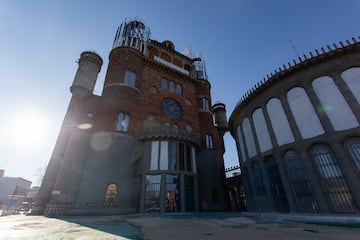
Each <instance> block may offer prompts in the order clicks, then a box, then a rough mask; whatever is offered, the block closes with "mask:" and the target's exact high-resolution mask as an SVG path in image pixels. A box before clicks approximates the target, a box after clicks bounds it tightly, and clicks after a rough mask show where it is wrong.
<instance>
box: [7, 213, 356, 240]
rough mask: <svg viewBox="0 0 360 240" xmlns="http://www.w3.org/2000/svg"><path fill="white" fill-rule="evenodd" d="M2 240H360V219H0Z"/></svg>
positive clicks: (219, 216)
mask: <svg viewBox="0 0 360 240" xmlns="http://www.w3.org/2000/svg"><path fill="white" fill-rule="evenodd" d="M0 239H2V240H5V239H6V240H10V239H11V240H15V239H28V240H35V239H36V240H45V239H46V240H47V239H51V240H54V239H55V240H57V239H59V240H60V239H63V240H68V239H74V240H75V239H76V240H79V239H80V240H82V239H84V240H85V239H86V240H88V239H103V240H110V239H113V240H115V239H144V240H145V239H146V240H161V239H174V240H175V239H185V240H192V239H194V240H195V239H196V240H201V239H212V240H215V239H221V240H223V239H254V240H255V239H276V240H282V239H306V240H311V239H317V240H319V239H320V240H321V239H326V240H332V239H334V240H335V239H336V240H341V239H360V215H301V214H270V213H267V214H265V213H264V214H252V213H183V214H182V213H179V214H165V215H159V214H133V215H122V216H81V217H80V216H79V217H75V216H74V217H58V218H49V217H43V216H25V215H11V216H2V217H0Z"/></svg>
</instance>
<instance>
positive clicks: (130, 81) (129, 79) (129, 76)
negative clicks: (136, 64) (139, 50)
mask: <svg viewBox="0 0 360 240" xmlns="http://www.w3.org/2000/svg"><path fill="white" fill-rule="evenodd" d="M135 80H136V74H135V73H134V72H131V71H126V73H125V79H124V83H125V84H126V85H129V86H131V87H135Z"/></svg>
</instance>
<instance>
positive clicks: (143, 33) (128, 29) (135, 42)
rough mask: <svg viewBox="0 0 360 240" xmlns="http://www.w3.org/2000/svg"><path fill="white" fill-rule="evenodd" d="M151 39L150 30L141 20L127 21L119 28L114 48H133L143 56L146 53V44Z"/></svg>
mask: <svg viewBox="0 0 360 240" xmlns="http://www.w3.org/2000/svg"><path fill="white" fill-rule="evenodd" d="M149 38H150V29H149V28H147V27H146V26H145V24H144V23H143V22H141V21H139V20H132V21H129V22H127V21H126V20H125V21H124V22H123V23H122V24H121V25H120V26H119V27H118V29H117V32H116V35H115V39H114V43H113V48H117V47H125V46H127V47H132V48H135V49H137V50H139V51H140V52H141V53H142V54H144V55H145V53H146V43H147V41H148V40H149Z"/></svg>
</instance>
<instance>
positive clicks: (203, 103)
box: [201, 98, 209, 111]
mask: <svg viewBox="0 0 360 240" xmlns="http://www.w3.org/2000/svg"><path fill="white" fill-rule="evenodd" d="M201 106H202V110H204V111H209V100H208V99H207V98H202V99H201Z"/></svg>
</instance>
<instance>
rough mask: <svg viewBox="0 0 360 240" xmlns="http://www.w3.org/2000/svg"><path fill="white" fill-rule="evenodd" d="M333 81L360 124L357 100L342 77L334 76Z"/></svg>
mask: <svg viewBox="0 0 360 240" xmlns="http://www.w3.org/2000/svg"><path fill="white" fill-rule="evenodd" d="M333 79H334V82H335V84H336V86H337V87H338V88H339V91H340V92H341V94H342V95H343V96H344V99H345V101H346V102H347V103H348V104H349V107H350V109H351V110H352V112H353V113H354V115H355V117H356V119H357V121H358V122H359V123H360V108H359V104H358V102H357V100H356V98H355V97H354V95H353V94H352V92H351V90H350V89H349V87H348V85H347V84H346V83H345V81H344V80H343V79H342V78H341V76H340V75H336V76H333Z"/></svg>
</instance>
